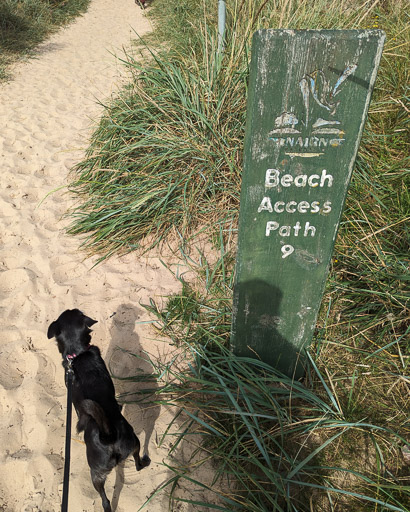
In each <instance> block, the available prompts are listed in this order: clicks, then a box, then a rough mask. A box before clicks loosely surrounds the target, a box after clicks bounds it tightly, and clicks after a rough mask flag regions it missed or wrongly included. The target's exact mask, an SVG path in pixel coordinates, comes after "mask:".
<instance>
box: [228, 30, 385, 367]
mask: <svg viewBox="0 0 410 512" xmlns="http://www.w3.org/2000/svg"><path fill="white" fill-rule="evenodd" d="M383 43H384V33H383V32H381V31H379V30H300V31H297V30H261V31H258V32H256V33H255V35H254V38H253V44H252V60H251V72H250V83H249V97H248V114H247V128H246V137H245V148H244V172H243V181H242V191H241V206H240V218H239V238H238V256H237V274H236V286H235V291H234V315H233V324H232V346H233V350H234V352H235V353H236V354H238V355H246V356H251V357H258V358H260V359H261V360H263V361H265V362H268V363H270V364H271V365H273V366H275V367H276V368H278V369H279V370H281V371H282V372H284V373H285V374H287V375H289V376H294V375H295V376H296V377H300V376H301V375H302V373H303V360H304V356H303V353H304V351H303V349H304V348H305V347H306V346H308V345H309V343H310V342H311V340H312V337H313V331H314V328H315V324H316V318H317V314H318V310H319V307H320V303H321V300H322V294H323V289H324V285H325V280H326V276H327V273H328V268H329V263H330V259H331V255H332V251H333V247H334V243H335V238H336V234H337V230H338V226H339V222H340V217H341V214H342V210H343V205H344V201H345V198H346V194H347V189H348V186H349V182H350V177H351V173H352V169H353V165H354V162H355V158H356V154H357V150H358V147H359V142H360V137H361V134H362V130H363V125H364V123H365V120H366V115H367V111H368V107H369V102H370V96H371V92H372V89H373V85H374V82H375V79H376V74H377V68H378V65H379V62H380V58H381V53H382V48H383Z"/></svg>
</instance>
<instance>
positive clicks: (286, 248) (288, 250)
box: [281, 245, 295, 258]
mask: <svg viewBox="0 0 410 512" xmlns="http://www.w3.org/2000/svg"><path fill="white" fill-rule="evenodd" d="M294 250H295V248H294V247H293V245H284V246H283V247H281V251H282V258H287V257H288V256H290V255H291V254H292V252H293V251H294Z"/></svg>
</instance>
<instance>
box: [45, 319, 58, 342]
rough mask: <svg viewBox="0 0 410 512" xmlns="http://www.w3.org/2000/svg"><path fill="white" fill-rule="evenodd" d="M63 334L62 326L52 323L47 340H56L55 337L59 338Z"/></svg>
mask: <svg viewBox="0 0 410 512" xmlns="http://www.w3.org/2000/svg"><path fill="white" fill-rule="evenodd" d="M60 333H61V330H60V326H59V325H58V322H57V321H55V322H52V323H51V324H50V326H49V328H48V331H47V338H48V339H50V338H54V337H55V336H58V335H59V334H60Z"/></svg>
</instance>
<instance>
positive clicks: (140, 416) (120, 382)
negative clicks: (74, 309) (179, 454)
mask: <svg viewBox="0 0 410 512" xmlns="http://www.w3.org/2000/svg"><path fill="white" fill-rule="evenodd" d="M139 316H140V313H139V310H138V308H136V307H135V306H133V305H132V304H122V305H121V306H119V307H118V309H117V311H116V312H115V314H114V315H113V318H112V325H111V328H110V333H111V341H110V345H109V347H108V351H107V355H106V358H105V359H106V361H107V366H108V369H109V371H110V373H111V375H112V376H113V380H114V385H115V390H116V394H117V397H118V401H119V402H120V403H121V404H123V409H122V413H123V415H124V416H125V417H126V419H127V420H128V422H129V423H130V424H131V425H132V427H133V428H134V432H135V433H136V435H137V436H138V438H139V439H140V442H141V452H142V453H141V455H142V454H147V455H149V442H150V440H151V437H152V433H153V431H154V427H155V422H156V420H157V418H158V416H159V414H160V406H159V405H158V406H156V405H155V404H153V403H152V402H151V398H152V395H153V393H154V392H155V389H156V388H157V382H156V380H155V378H154V377H153V375H152V372H153V369H152V366H151V364H150V363H149V361H148V358H147V355H146V354H145V353H144V352H143V350H142V348H141V345H140V342H139V337H138V335H137V334H136V332H135V323H136V321H137V320H138V318H139ZM141 434H143V435H141ZM133 473H134V472H133ZM136 476H137V475H136V474H135V477H136ZM123 485H124V466H123V465H119V466H118V467H117V475H116V481H115V491H114V496H113V499H112V503H111V506H112V509H113V511H114V510H116V508H117V505H118V500H119V495H120V492H121V489H122V487H123Z"/></svg>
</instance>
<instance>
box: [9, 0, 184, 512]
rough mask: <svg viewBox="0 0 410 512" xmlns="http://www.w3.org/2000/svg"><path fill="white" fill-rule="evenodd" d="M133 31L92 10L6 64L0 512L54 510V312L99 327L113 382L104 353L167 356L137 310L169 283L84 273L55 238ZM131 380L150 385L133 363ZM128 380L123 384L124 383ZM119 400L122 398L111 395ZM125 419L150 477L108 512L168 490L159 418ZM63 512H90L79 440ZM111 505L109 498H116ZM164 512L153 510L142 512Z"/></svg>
mask: <svg viewBox="0 0 410 512" xmlns="http://www.w3.org/2000/svg"><path fill="white" fill-rule="evenodd" d="M131 27H133V28H134V29H135V30H136V31H137V32H138V33H139V34H143V33H144V32H146V31H148V30H149V29H150V27H149V23H148V21H147V20H146V19H144V18H143V15H142V11H141V10H140V9H139V8H138V7H137V6H135V4H134V2H133V0H93V2H92V4H91V7H90V9H89V11H88V13H87V14H86V15H84V16H83V17H82V18H79V19H78V20H77V21H76V22H75V23H74V24H72V25H70V26H69V27H67V28H66V29H64V30H62V31H61V32H59V33H58V34H55V35H54V36H53V37H51V39H49V40H48V41H47V42H46V43H45V44H43V45H42V46H41V48H40V51H39V55H38V58H37V59H34V60H30V61H29V62H28V63H24V64H19V65H18V66H16V69H15V70H14V79H13V81H11V82H9V83H6V84H0V127H1V131H0V155H1V173H2V174H1V182H0V187H1V188H0V212H1V219H2V224H1V232H0V244H1V245H0V307H1V317H2V334H1V340H0V412H1V415H0V439H1V449H0V457H1V459H0V463H1V472H0V510H1V511H2V512H5V511H7V512H20V511H24V512H31V511H41V512H49V511H50V512H51V511H53V512H54V511H59V510H60V500H61V489H62V473H63V459H62V454H63V452H64V437H65V409H66V407H65V400H66V395H65V387H64V384H63V369H62V367H61V360H60V355H59V354H58V352H57V349H56V346H55V343H54V341H49V340H48V339H47V337H46V332H47V327H48V325H49V323H50V322H51V321H53V320H55V319H56V318H57V316H58V315H59V314H60V313H61V312H62V311H63V310H64V309H66V308H72V307H78V308H80V309H81V310H83V311H84V312H85V313H86V314H88V315H89V316H91V317H93V318H95V319H96V320H98V324H96V326H95V327H94V336H93V341H94V342H95V343H96V344H98V345H99V346H100V347H101V348H102V351H103V354H104V355H105V356H106V359H108V360H109V359H110V358H111V359H112V366H113V369H114V371H117V372H118V373H121V375H122V376H126V375H127V374H130V373H131V370H130V368H129V367H130V365H131V363H132V365H133V367H135V361H136V360H135V359H134V360H133V361H131V362H130V361H129V359H130V358H127V357H126V356H125V355H124V354H121V353H119V352H115V347H116V346H117V345H119V346H122V347H125V348H131V349H132V350H134V351H135V352H138V351H139V350H140V349H141V347H142V348H143V349H146V350H148V351H149V352H151V353H154V354H157V353H160V352H161V351H163V350H166V347H165V346H164V345H162V344H161V343H156V342H155V341H152V340H150V339H149V336H151V338H152V337H153V334H152V332H150V331H149V328H148V327H147V325H145V324H139V323H138V322H142V321H144V320H147V318H148V315H147V314H146V313H145V311H144V310H143V308H141V306H140V305H139V303H140V302H141V303H147V302H148V300H149V298H150V297H152V298H156V297H160V296H162V295H166V294H169V293H170V292H172V291H175V288H176V284H175V281H174V279H173V278H172V276H171V275H170V273H169V272H168V271H167V270H166V269H164V268H163V267H162V266H161V264H160V263H159V261H158V260H156V259H155V258H153V259H149V260H148V259H147V260H145V259H144V260H141V259H137V258H136V256H135V255H128V256H127V257H125V258H122V259H120V260H118V259H112V260H110V261H109V262H107V263H104V264H101V265H100V266H98V267H97V268H95V269H92V270H91V267H92V264H93V262H92V261H90V260H85V261H83V254H81V252H80V251H79V250H78V245H79V241H78V240H76V239H73V238H69V237H67V236H66V235H65V234H64V232H63V231H62V227H63V222H62V221H61V216H62V214H63V213H64V212H65V211H66V209H67V207H68V206H69V201H70V198H69V197H68V195H66V194H64V191H61V190H60V191H57V192H55V193H54V194H52V195H50V196H48V197H47V198H46V199H45V200H44V201H43V202H42V203H41V204H40V205H39V203H40V202H41V201H42V200H43V199H44V198H45V197H46V195H47V194H48V193H49V192H50V191H52V190H54V189H56V188H58V187H60V186H61V185H63V184H64V182H65V180H66V176H67V173H68V171H69V169H70V168H71V167H72V165H73V164H74V163H75V162H77V161H78V160H79V159H80V158H81V156H82V148H85V147H86V146H87V138H88V136H89V133H90V119H96V118H98V115H99V113H100V112H101V109H100V107H99V106H98V105H97V104H96V100H97V99H99V100H104V99H106V98H107V97H108V96H109V95H110V94H111V93H112V91H114V90H115V84H116V83H118V80H119V78H118V77H119V73H121V69H119V68H118V63H117V62H116V60H115V58H114V56H113V55H112V54H111V53H110V51H114V52H117V53H120V52H121V48H122V46H123V45H128V44H129V41H130V37H131V35H132V34H133V32H132V29H131ZM139 367H140V370H142V371H149V370H150V368H149V365H148V364H147V363H144V362H141V363H140V364H139ZM134 373H135V371H134ZM120 390H121V391H129V389H126V388H124V387H122V388H120ZM125 409H126V415H127V416H128V417H129V419H130V421H131V422H132V423H133V426H134V428H135V430H136V432H137V434H138V435H140V438H141V441H142V443H143V444H144V443H145V445H147V446H149V451H150V456H151V458H152V460H153V463H152V465H151V467H150V468H147V469H146V470H144V471H142V472H141V473H140V474H138V475H137V473H136V472H135V468H133V466H132V462H131V461H127V463H126V465H125V470H124V477H123V479H122V478H121V475H120V474H119V480H118V482H117V484H118V485H117V486H116V492H115V493H114V497H113V485H114V482H115V478H116V476H115V473H113V474H112V475H111V477H110V479H109V480H108V483H107V494H108V496H109V497H110V498H112V497H113V499H112V501H113V504H114V505H115V507H114V508H115V509H116V510H117V511H118V512H121V511H127V512H128V511H136V510H138V508H139V506H140V505H141V504H142V503H143V501H144V500H145V498H146V497H147V496H148V495H149V494H150V493H151V492H152V491H153V490H154V489H155V488H156V486H157V485H159V484H160V483H161V482H162V481H163V480H164V479H165V478H166V476H167V473H166V471H165V470H164V467H163V466H159V465H158V464H157V463H159V462H161V461H162V459H163V458H164V457H165V454H166V451H165V449H164V448H158V447H157V445H156V442H155V440H156V436H157V435H158V436H160V435H161V434H162V433H163V432H164V430H165V428H166V426H167V423H168V421H169V414H168V412H167V411H162V410H160V409H159V408H158V409H157V408H154V409H148V410H143V409H141V408H140V407H139V406H135V405H134V406H132V405H130V406H128V405H127V406H126V408H125ZM73 439H74V441H73V442H72V465H71V472H72V476H71V481H70V510H72V511H75V512H81V511H87V512H88V511H99V512H101V510H102V508H101V504H100V499H99V497H98V495H97V494H96V492H95V491H94V489H93V487H92V484H91V481H90V478H89V472H88V466H87V463H86V459H85V447H84V445H83V444H82V443H81V441H80V440H81V437H79V436H76V435H73ZM118 491H121V492H120V493H118ZM166 509H167V505H166V500H165V501H163V499H162V498H161V499H157V500H156V501H154V503H153V504H152V505H149V506H148V508H147V509H146V510H149V511H150V512H156V511H160V510H161V511H163V510H166Z"/></svg>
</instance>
